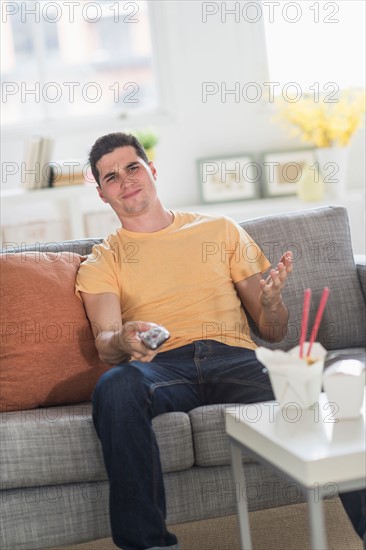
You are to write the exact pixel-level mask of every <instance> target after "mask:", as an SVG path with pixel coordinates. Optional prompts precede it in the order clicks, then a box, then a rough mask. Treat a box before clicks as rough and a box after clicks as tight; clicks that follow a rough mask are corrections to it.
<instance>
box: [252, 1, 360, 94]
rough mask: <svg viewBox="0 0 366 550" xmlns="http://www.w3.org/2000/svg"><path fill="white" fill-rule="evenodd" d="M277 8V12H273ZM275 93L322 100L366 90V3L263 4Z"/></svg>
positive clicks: (269, 61) (269, 63)
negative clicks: (310, 95) (307, 95)
mask: <svg viewBox="0 0 366 550" xmlns="http://www.w3.org/2000/svg"><path fill="white" fill-rule="evenodd" d="M270 4H272V7H271V6H270ZM262 9H263V16H264V21H265V31H266V42H267V57H268V66H269V79H270V81H271V82H279V83H280V85H281V87H277V88H273V89H274V92H275V94H276V92H277V93H280V91H281V89H282V91H284V92H285V93H286V90H288V92H289V93H290V94H294V93H295V94H296V89H295V86H289V83H295V84H296V86H297V90H298V91H299V92H300V90H301V92H311V93H314V94H315V93H317V94H319V93H320V94H321V93H322V92H327V93H332V92H333V91H334V92H335V91H337V89H344V88H349V87H356V88H357V87H358V88H359V87H364V86H365V66H366V63H365V33H364V22H365V2H363V1H357V0H356V1H345V0H342V1H337V2H325V1H322V2H312V1H306V2H284V1H281V2H263V3H262Z"/></svg>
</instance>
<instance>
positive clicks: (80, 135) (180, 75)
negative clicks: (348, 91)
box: [2, 0, 365, 207]
mask: <svg viewBox="0 0 366 550" xmlns="http://www.w3.org/2000/svg"><path fill="white" fill-rule="evenodd" d="M216 4H217V5H220V4H221V3H220V2H217V3H216ZM153 8H154V9H153V19H154V25H155V35H156V36H155V40H156V47H157V52H158V59H159V67H158V69H159V71H160V74H161V79H162V83H163V92H164V104H163V112H162V113H160V114H158V115H155V116H154V117H153V119H152V120H150V119H140V120H139V121H136V123H134V122H133V121H127V122H126V123H125V125H124V124H122V123H121V120H116V121H114V122H108V123H100V122H98V121H93V120H90V121H89V123H88V124H87V125H86V124H85V125H84V126H83V127H82V128H80V127H79V126H78V125H77V124H76V125H73V123H72V121H70V122H69V121H68V122H67V123H63V125H56V124H55V123H54V124H52V125H51V126H48V127H46V129H47V133H49V134H50V135H51V136H52V135H53V136H54V137H55V138H56V144H55V151H54V158H55V159H70V158H71V159H75V158H76V159H79V158H86V157H87V153H88V150H89V148H90V146H91V145H92V144H93V142H94V140H95V139H96V138H97V137H99V136H100V135H102V134H105V133H108V132H110V131H116V130H123V129H124V128H126V127H128V128H131V127H134V128H137V127H138V126H141V127H144V126H150V125H153V126H154V127H155V128H156V129H157V130H158V133H159V135H160V143H159V145H158V148H157V158H156V164H157V168H158V170H159V189H160V195H161V197H162V199H163V202H165V204H166V205H167V206H172V207H173V206H174V207H177V206H179V205H187V204H190V203H193V204H197V203H198V202H200V197H199V189H198V184H197V168H196V159H197V158H199V157H205V156H208V157H210V156H215V155H225V154H227V155H230V154H232V153H240V152H246V153H248V152H249V153H250V152H253V153H254V155H258V154H259V153H260V152H261V151H266V150H278V149H296V148H297V147H298V146H299V147H303V146H304V145H303V144H301V143H300V141H297V140H295V139H294V138H292V137H289V136H288V135H287V134H286V133H284V131H283V130H281V129H280V128H279V127H278V125H275V124H273V123H272V122H271V120H270V119H271V117H272V115H273V112H272V110H271V109H270V108H268V105H266V104H265V103H264V102H263V103H254V104H253V103H252V104H251V103H249V102H248V101H245V100H244V99H243V98H242V99H241V100H240V101H239V103H236V102H235V100H234V97H233V95H228V96H227V98H226V101H221V99H220V95H219V94H217V95H216V96H212V97H208V100H207V102H206V103H204V102H203V101H202V84H203V82H216V83H217V84H218V85H219V86H220V85H221V83H226V86H227V88H233V87H234V85H235V82H240V85H241V86H244V85H245V84H246V83H247V82H252V81H255V82H257V83H259V84H262V83H263V82H265V81H266V80H268V76H267V67H266V55H265V49H264V36H263V28H262V25H261V23H255V24H253V23H247V22H245V21H244V20H241V21H240V23H236V22H235V20H234V17H228V18H227V21H226V23H222V22H221V21H220V18H219V17H209V18H208V20H207V22H206V23H204V22H203V21H202V3H201V2H195V1H170V0H169V1H156V2H153ZM330 55H331V52H330ZM309 63H311V60H309ZM40 129H41V130H42V129H43V130H45V127H44V126H43V128H42V126H41V127H40ZM33 132H34V128H33V127H30V126H29V125H28V126H27V125H26V124H25V126H24V128H20V129H17V130H16V131H12V132H9V131H7V130H6V129H4V130H3V134H2V137H3V139H2V162H3V163H4V162H6V161H12V162H17V163H20V162H21V161H22V160H23V158H22V155H23V153H24V142H25V138H26V137H27V135H30V134H32V133H33ZM364 150H365V132H364V131H359V132H358V133H357V135H356V136H355V137H354V139H353V142H352V145H351V154H350V167H349V175H348V176H349V179H348V181H349V187H350V188H357V187H362V186H363V185H364V181H365V164H364V162H363V156H364ZM15 181H16V178H14V179H13V180H12V186H13V185H15Z"/></svg>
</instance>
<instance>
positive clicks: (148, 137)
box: [132, 129, 159, 150]
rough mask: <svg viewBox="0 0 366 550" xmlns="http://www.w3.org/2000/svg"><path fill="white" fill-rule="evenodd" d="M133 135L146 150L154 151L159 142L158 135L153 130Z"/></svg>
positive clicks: (140, 131)
mask: <svg viewBox="0 0 366 550" xmlns="http://www.w3.org/2000/svg"><path fill="white" fill-rule="evenodd" d="M132 133H133V135H134V136H136V137H137V139H138V140H139V142H140V143H141V145H142V146H143V148H144V149H145V150H149V149H152V148H153V147H154V146H155V145H156V144H157V143H158V141H159V138H158V135H157V134H156V132H154V130H151V129H146V130H136V131H135V132H132Z"/></svg>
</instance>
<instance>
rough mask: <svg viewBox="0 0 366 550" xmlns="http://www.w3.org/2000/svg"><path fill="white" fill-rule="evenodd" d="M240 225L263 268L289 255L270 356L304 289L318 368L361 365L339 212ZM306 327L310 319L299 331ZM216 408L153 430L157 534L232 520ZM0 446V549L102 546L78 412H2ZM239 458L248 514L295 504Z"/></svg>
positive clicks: (360, 303)
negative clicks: (159, 473) (279, 326)
mask: <svg viewBox="0 0 366 550" xmlns="http://www.w3.org/2000/svg"><path fill="white" fill-rule="evenodd" d="M242 225H243V227H244V228H245V229H246V230H247V231H248V233H249V234H250V235H251V236H252V237H253V238H254V240H255V241H256V242H257V243H258V244H259V245H260V246H261V248H262V250H263V252H264V253H265V254H266V255H267V257H268V258H269V259H270V261H271V262H272V263H276V262H277V261H278V259H279V258H280V256H281V254H282V253H283V252H284V251H285V250H287V249H291V250H293V252H294V271H293V273H292V274H291V277H290V278H289V281H288V284H287V287H286V290H285V292H284V300H285V302H286V304H287V306H288V309H289V311H290V325H289V331H288V334H287V336H286V338H285V339H284V340H283V341H282V342H280V343H278V344H274V345H272V346H271V347H280V348H283V349H289V348H291V347H292V346H294V345H296V344H297V343H298V339H299V327H300V318H301V309H302V297H303V290H304V288H306V287H308V286H309V287H311V288H312V291H313V300H314V302H313V303H315V304H317V303H318V301H319V297H320V294H321V292H322V290H323V287H324V286H328V287H329V288H330V290H331V294H330V298H329V302H328V305H327V308H326V313H325V316H324V318H323V323H322V326H321V328H320V331H319V336H318V339H319V341H320V342H321V343H322V344H323V345H324V347H325V348H326V349H327V350H329V352H330V353H329V354H328V359H327V361H328V362H330V361H332V360H334V357H336V356H337V355H340V354H347V355H348V356H357V357H359V356H361V355H363V354H364V351H363V348H364V346H365V320H366V315H365V296H366V266H365V265H363V266H362V265H361V264H360V265H355V262H354V258H353V253H352V246H351V240H350V232H349V226H348V218H347V212H346V210H345V209H344V208H341V207H326V208H319V209H314V210H311V211H306V212H298V213H289V214H284V215H274V216H269V217H266V218H260V219H255V220H249V221H246V222H244V223H243V224H242ZM96 242H99V240H98V239H87V240H81V241H68V242H62V243H55V244H54V245H50V244H48V245H47V250H48V251H52V250H54V251H59V250H71V251H73V252H75V253H79V254H87V253H88V252H89V251H90V250H91V247H92V245H93V244H94V243H96ZM28 250H32V247H28ZM313 309H314V310H315V307H314V308H313ZM313 321H314V311H312V312H311V318H310V319H309V323H311V325H312V323H313ZM254 337H255V339H256V341H257V342H258V343H259V344H262V342H261V341H260V339H259V338H258V337H257V336H255V335H254ZM266 345H269V344H266ZM224 410H225V405H217V406H209V407H201V408H198V409H195V410H192V411H191V412H190V413H189V414H186V413H181V412H177V413H169V414H164V415H161V416H159V417H157V418H155V419H154V421H153V424H154V429H155V431H156V435H157V440H158V443H159V448H160V452H161V458H162V464H163V471H164V480H165V487H166V494H167V509H168V518H167V519H168V523H169V524H177V523H183V522H188V521H194V520H201V519H205V518H213V517H218V516H225V515H229V514H233V513H235V510H236V498H238V492H237V487H235V486H234V484H233V481H232V477H231V466H230V457H229V450H228V443H227V439H226V436H225V425H224ZM0 442H1V448H0V452H1V457H0V458H1V484H2V485H1V538H0V547H1V548H2V549H3V550H10V549H19V550H20V549H32V548H33V549H36V548H37V549H40V548H49V547H53V546H56V545H67V544H73V543H81V542H84V541H88V540H93V539H100V538H104V537H108V536H109V534H110V528H109V514H108V482H107V476H106V472H105V469H104V465H103V460H102V453H101V447H100V444H99V441H98V439H97V437H96V434H95V432H94V428H93V425H92V421H91V407H90V403H81V404H75V405H71V406H61V407H53V408H44V409H36V410H33V411H21V412H14V413H11V414H6V413H4V414H2V415H1V416H0ZM243 460H244V462H245V471H246V476H247V480H248V482H249V488H248V493H247V495H246V497H247V498H248V501H249V508H250V510H257V509H264V508H269V507H275V506H281V505H285V504H289V503H294V502H299V501H300V500H302V495H301V492H300V491H299V490H297V488H296V487H294V485H293V484H288V483H287V482H286V481H284V480H282V479H280V478H279V477H277V476H275V475H274V474H273V473H272V472H271V471H270V470H267V469H265V468H264V467H262V466H260V465H259V464H257V463H255V462H254V461H253V460H252V459H251V458H249V457H246V456H243Z"/></svg>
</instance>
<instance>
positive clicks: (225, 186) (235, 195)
mask: <svg viewBox="0 0 366 550" xmlns="http://www.w3.org/2000/svg"><path fill="white" fill-rule="evenodd" d="M197 168H198V170H197V171H198V181H199V186H200V194H201V200H202V202H204V203H215V202H229V201H235V200H251V199H255V198H259V195H260V193H259V182H260V177H261V169H260V166H259V165H258V163H256V162H254V161H253V159H252V157H251V156H250V155H248V154H245V153H244V154H235V155H230V156H220V155H217V156H216V157H211V158H201V159H198V160H197Z"/></svg>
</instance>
